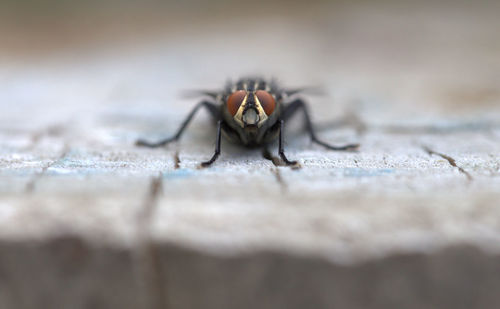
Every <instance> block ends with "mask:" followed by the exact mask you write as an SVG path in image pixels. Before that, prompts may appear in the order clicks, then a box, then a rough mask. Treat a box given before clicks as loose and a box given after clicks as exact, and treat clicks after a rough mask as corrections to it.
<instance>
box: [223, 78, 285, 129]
mask: <svg viewBox="0 0 500 309" xmlns="http://www.w3.org/2000/svg"><path fill="white" fill-rule="evenodd" d="M249 84H252V85H249ZM224 105H225V109H226V110H225V116H226V119H227V120H229V121H228V122H231V123H233V126H236V127H237V129H240V130H244V131H246V132H255V131H259V130H265V129H266V128H268V127H270V126H271V125H273V124H274V123H275V122H276V120H277V118H278V116H279V115H278V114H279V111H280V105H279V96H277V95H276V94H275V93H274V92H273V90H272V88H271V87H269V86H267V85H266V84H265V83H264V82H262V81H261V82H259V81H246V82H245V81H243V82H239V83H237V84H235V85H234V86H233V87H231V88H230V89H229V90H228V91H227V93H226V95H225V97H224Z"/></svg>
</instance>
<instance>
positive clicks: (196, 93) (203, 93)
mask: <svg viewBox="0 0 500 309" xmlns="http://www.w3.org/2000/svg"><path fill="white" fill-rule="evenodd" d="M219 95H220V91H210V90H184V91H182V93H181V96H182V98H184V99H194V98H199V97H209V98H211V99H213V100H216V99H217V97H218V96H219Z"/></svg>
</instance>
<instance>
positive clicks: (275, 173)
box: [271, 167, 288, 193]
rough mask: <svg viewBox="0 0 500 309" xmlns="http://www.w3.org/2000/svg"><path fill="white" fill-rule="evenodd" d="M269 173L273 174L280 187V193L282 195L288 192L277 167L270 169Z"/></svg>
mask: <svg viewBox="0 0 500 309" xmlns="http://www.w3.org/2000/svg"><path fill="white" fill-rule="evenodd" d="M271 171H272V172H273V174H274V177H275V178H276V181H277V182H278V184H279V185H280V188H281V191H282V192H283V193H284V192H286V191H288V184H287V183H286V182H285V181H284V180H283V177H282V176H281V172H280V169H279V168H278V167H275V168H273V169H271Z"/></svg>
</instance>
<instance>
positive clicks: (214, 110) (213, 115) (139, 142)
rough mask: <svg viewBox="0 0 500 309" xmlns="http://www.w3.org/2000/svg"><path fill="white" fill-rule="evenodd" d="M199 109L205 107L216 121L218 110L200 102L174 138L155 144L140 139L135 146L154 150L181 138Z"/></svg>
mask: <svg viewBox="0 0 500 309" xmlns="http://www.w3.org/2000/svg"><path fill="white" fill-rule="evenodd" d="M201 107H205V108H206V109H207V110H208V111H209V112H210V115H212V117H213V118H214V119H218V118H219V109H218V108H217V106H216V105H215V104H213V103H210V102H208V101H202V102H200V103H198V104H197V105H196V106H195V107H194V108H193V110H192V111H191V112H190V113H189V115H188V116H187V117H186V119H185V120H184V122H183V123H182V125H181V127H180V128H179V130H177V133H175V135H174V136H172V137H169V138H166V139H163V140H160V141H158V142H155V143H153V142H149V141H146V140H142V139H140V140H138V141H137V142H136V143H135V144H136V145H137V146H145V147H151V148H156V147H161V146H164V145H166V144H168V143H171V142H174V141H177V140H178V139H179V138H180V137H181V135H182V133H184V130H185V129H186V127H187V126H188V124H189V123H190V122H191V119H193V116H194V115H195V114H196V112H197V111H198V110H199V109H200V108H201Z"/></svg>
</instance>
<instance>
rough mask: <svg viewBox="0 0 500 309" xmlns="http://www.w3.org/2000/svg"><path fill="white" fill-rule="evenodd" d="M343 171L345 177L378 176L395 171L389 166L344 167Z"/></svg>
mask: <svg viewBox="0 0 500 309" xmlns="http://www.w3.org/2000/svg"><path fill="white" fill-rule="evenodd" d="M342 171H343V175H344V176H345V177H377V176H383V175H388V174H392V173H394V170H393V169H389V168H374V169H365V168H344V169H342Z"/></svg>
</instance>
